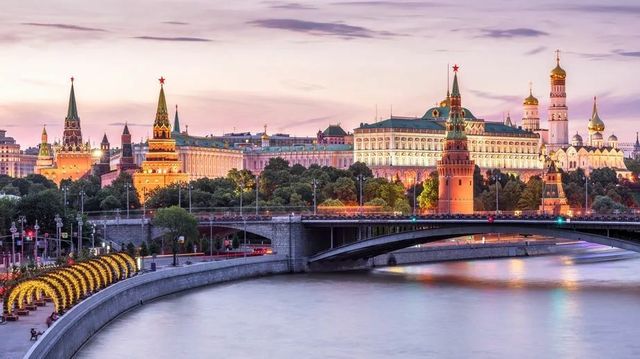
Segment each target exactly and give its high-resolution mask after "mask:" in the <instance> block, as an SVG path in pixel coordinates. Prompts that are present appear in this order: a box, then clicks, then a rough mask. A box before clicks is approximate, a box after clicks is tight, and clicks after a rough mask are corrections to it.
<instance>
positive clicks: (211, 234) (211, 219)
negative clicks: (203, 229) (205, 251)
mask: <svg viewBox="0 0 640 359" xmlns="http://www.w3.org/2000/svg"><path fill="white" fill-rule="evenodd" d="M209 254H210V255H211V258H213V214H211V213H209Z"/></svg>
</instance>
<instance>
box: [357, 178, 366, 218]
mask: <svg viewBox="0 0 640 359" xmlns="http://www.w3.org/2000/svg"><path fill="white" fill-rule="evenodd" d="M356 178H357V179H358V183H360V215H362V203H363V198H362V187H363V186H362V182H364V181H365V180H366V177H365V176H364V175H362V174H359V175H358V177H356Z"/></svg>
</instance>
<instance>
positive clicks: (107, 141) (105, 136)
mask: <svg viewBox="0 0 640 359" xmlns="http://www.w3.org/2000/svg"><path fill="white" fill-rule="evenodd" d="M100 143H102V144H108V143H109V140H108V139H107V133H106V132H105V133H104V135H103V136H102V142H100Z"/></svg>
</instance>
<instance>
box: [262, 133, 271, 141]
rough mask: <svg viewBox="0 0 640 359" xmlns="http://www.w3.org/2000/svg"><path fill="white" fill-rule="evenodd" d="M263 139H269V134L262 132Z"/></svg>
mask: <svg viewBox="0 0 640 359" xmlns="http://www.w3.org/2000/svg"><path fill="white" fill-rule="evenodd" d="M260 138H261V139H263V140H268V139H269V135H267V134H266V133H263V134H262V137H260Z"/></svg>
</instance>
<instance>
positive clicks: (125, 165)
mask: <svg viewBox="0 0 640 359" xmlns="http://www.w3.org/2000/svg"><path fill="white" fill-rule="evenodd" d="M120 142H121V143H120V146H121V147H122V153H121V154H120V163H119V164H118V169H120V170H121V171H124V170H130V169H135V168H137V166H136V164H135V161H134V159H133V147H132V145H131V133H130V132H129V126H128V125H127V124H126V123H125V124H124V129H123V130H122V135H121V136H120Z"/></svg>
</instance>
